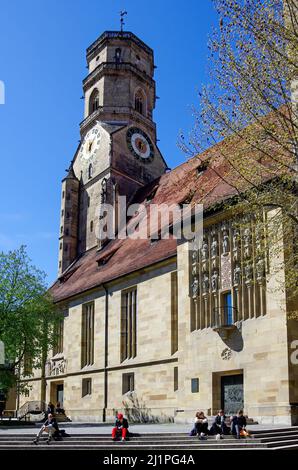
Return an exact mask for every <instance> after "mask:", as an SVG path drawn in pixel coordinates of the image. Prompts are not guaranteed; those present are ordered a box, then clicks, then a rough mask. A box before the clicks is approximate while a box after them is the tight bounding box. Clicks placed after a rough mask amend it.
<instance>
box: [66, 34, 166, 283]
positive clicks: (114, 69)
mask: <svg viewBox="0 0 298 470" xmlns="http://www.w3.org/2000/svg"><path fill="white" fill-rule="evenodd" d="M87 64H88V71H89V73H88V75H87V77H86V78H85V79H84V80H83V91H84V100H85V102H84V120H83V121H82V122H81V124H80V133H81V141H80V144H79V146H78V149H77V151H76V153H75V155H74V158H73V160H72V162H71V165H70V169H69V174H68V176H67V177H66V178H65V179H64V180H63V182H62V186H63V189H62V203H61V223H60V251H59V274H60V275H61V274H62V273H63V272H64V271H65V269H67V267H68V266H69V265H70V264H71V263H72V262H73V261H74V260H75V259H76V257H77V256H79V255H81V254H83V253H84V252H85V251H87V250H90V249H92V248H94V247H96V246H98V240H97V237H96V230H95V227H96V224H97V222H98V218H99V212H100V204H101V203H103V202H108V203H110V204H113V206H114V207H116V205H117V199H118V197H119V195H121V196H122V195H125V196H127V200H128V201H129V199H130V198H131V197H132V196H133V194H134V193H135V192H136V191H137V190H138V189H139V188H140V187H142V186H144V185H146V184H148V183H149V182H151V181H152V180H154V179H156V178H158V177H159V176H161V175H162V174H163V173H164V172H165V170H166V168H167V165H166V163H165V161H164V159H163V157H162V155H161V153H160V151H159V149H158V147H157V144H156V125H155V123H154V121H153V110H154V108H155V101H156V94H155V81H154V78H153V75H154V57H153V51H152V49H151V48H150V47H148V46H147V45H146V44H145V43H144V42H143V41H141V40H140V39H139V38H137V37H136V36H135V35H134V34H133V33H130V32H123V31H106V32H104V33H103V34H102V35H101V36H100V37H99V38H98V39H97V40H96V41H95V42H94V43H93V44H92V45H91V46H90V47H89V48H88V49H87ZM66 195H67V197H68V198H69V199H66ZM66 216H68V217H66Z"/></svg>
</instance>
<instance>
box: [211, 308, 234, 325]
mask: <svg viewBox="0 0 298 470" xmlns="http://www.w3.org/2000/svg"><path fill="white" fill-rule="evenodd" d="M213 313H214V327H213V330H214V331H221V330H234V329H235V328H236V326H235V324H234V323H235V322H236V321H237V318H238V310H237V308H235V307H232V306H230V305H226V306H223V307H217V308H215V309H214V310H213Z"/></svg>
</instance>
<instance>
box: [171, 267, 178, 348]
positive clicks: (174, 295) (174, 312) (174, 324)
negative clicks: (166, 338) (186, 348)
mask: <svg viewBox="0 0 298 470" xmlns="http://www.w3.org/2000/svg"><path fill="white" fill-rule="evenodd" d="M176 351H178V280H177V271H174V272H173V273H171V354H175V352H176Z"/></svg>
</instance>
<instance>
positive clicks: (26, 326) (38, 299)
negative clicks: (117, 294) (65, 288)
mask: <svg viewBox="0 0 298 470" xmlns="http://www.w3.org/2000/svg"><path fill="white" fill-rule="evenodd" d="M45 278H46V275H45V273H43V272H42V271H40V270H39V269H37V268H36V267H35V266H33V265H32V264H31V261H30V259H29V258H28V255H27V253H26V249H25V247H24V246H21V247H20V248H19V249H17V250H14V251H10V252H9V253H3V252H1V253H0V340H1V341H3V342H4V346H5V364H4V365H0V389H2V391H4V392H7V391H8V389H9V388H10V387H12V386H14V385H15V384H16V382H17V379H18V375H19V374H20V372H21V370H22V368H23V366H24V365H25V367H27V369H28V364H30V370H29V371H28V370H27V371H26V375H30V374H32V371H33V370H34V369H35V368H39V367H41V366H42V361H43V358H44V357H46V353H47V351H48V350H49V349H50V348H51V347H53V345H54V344H55V327H56V325H57V323H58V322H59V321H60V320H61V316H60V314H59V313H58V312H57V311H56V308H55V306H54V304H53V302H52V299H51V297H50V295H49V293H48V291H47V286H46V282H45ZM20 389H21V390H22V385H21V387H20Z"/></svg>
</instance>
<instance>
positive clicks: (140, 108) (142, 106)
mask: <svg viewBox="0 0 298 470" xmlns="http://www.w3.org/2000/svg"><path fill="white" fill-rule="evenodd" d="M135 110H136V111H137V112H138V113H140V114H143V115H145V114H146V99H145V95H144V93H143V92H142V90H138V91H137V92H136V94H135Z"/></svg>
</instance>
